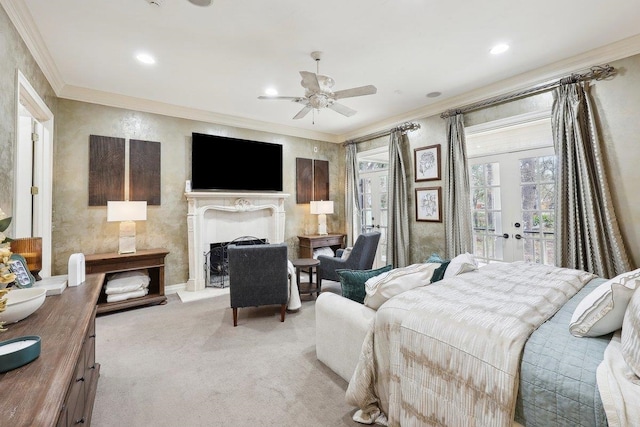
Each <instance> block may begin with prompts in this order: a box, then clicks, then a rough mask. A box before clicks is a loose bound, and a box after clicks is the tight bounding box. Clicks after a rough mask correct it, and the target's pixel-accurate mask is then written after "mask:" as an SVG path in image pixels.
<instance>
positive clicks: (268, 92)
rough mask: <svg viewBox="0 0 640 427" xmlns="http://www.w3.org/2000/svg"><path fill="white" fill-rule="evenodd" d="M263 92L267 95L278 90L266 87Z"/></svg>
mask: <svg viewBox="0 0 640 427" xmlns="http://www.w3.org/2000/svg"><path fill="white" fill-rule="evenodd" d="M264 94H265V95H267V96H276V95H277V94H278V91H277V90H276V89H275V88H273V87H268V88H266V89H265V91H264Z"/></svg>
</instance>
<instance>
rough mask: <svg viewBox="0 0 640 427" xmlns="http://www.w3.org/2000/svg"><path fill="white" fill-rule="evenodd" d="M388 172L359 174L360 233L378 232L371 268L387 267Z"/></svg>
mask: <svg viewBox="0 0 640 427" xmlns="http://www.w3.org/2000/svg"><path fill="white" fill-rule="evenodd" d="M388 178H389V172H388V171H386V170H385V171H376V172H371V173H364V174H363V173H361V174H360V184H361V187H362V199H363V200H362V232H363V233H366V232H369V231H379V232H380V241H379V242H378V250H377V251H376V259H375V261H374V263H373V268H380V267H383V266H385V265H387V264H386V263H387V224H388V208H387V206H388V205H387V201H388V197H387V195H388V194H387V189H388V183H387V181H388Z"/></svg>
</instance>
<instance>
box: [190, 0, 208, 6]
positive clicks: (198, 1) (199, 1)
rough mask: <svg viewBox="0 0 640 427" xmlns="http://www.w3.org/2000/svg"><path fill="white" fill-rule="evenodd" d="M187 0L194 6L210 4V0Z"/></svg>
mask: <svg viewBox="0 0 640 427" xmlns="http://www.w3.org/2000/svg"><path fill="white" fill-rule="evenodd" d="M189 2H191V3H193V4H195V5H196V6H210V5H211V0H189Z"/></svg>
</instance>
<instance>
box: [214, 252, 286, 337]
mask: <svg viewBox="0 0 640 427" xmlns="http://www.w3.org/2000/svg"><path fill="white" fill-rule="evenodd" d="M227 254H228V258H229V295H230V297H231V308H233V326H237V325H238V308H239V307H257V306H261V305H275V304H279V305H280V321H281V322H284V316H285V311H286V307H287V300H288V298H289V277H288V274H289V272H288V269H287V267H288V266H287V245H286V244H285V243H277V244H266V245H233V244H231V245H229V246H228V248H227Z"/></svg>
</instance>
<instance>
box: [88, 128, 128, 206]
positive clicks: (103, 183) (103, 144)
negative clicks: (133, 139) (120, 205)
mask: <svg viewBox="0 0 640 427" xmlns="http://www.w3.org/2000/svg"><path fill="white" fill-rule="evenodd" d="M124 144H125V140H124V138H114V137H110V136H98V135H90V136H89V206H106V205H107V201H109V200H124V167H125V163H124V161H125V159H124V157H125V145H124Z"/></svg>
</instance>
